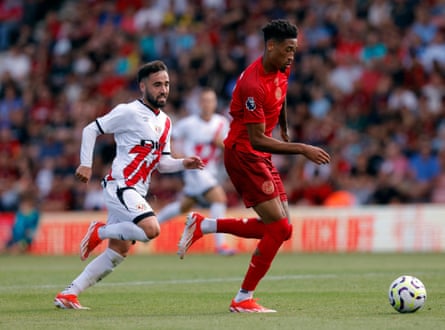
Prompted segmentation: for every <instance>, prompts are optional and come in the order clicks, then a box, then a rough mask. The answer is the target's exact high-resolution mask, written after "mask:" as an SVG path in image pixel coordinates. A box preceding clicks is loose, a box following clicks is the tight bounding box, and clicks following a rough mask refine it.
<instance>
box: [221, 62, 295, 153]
mask: <svg viewBox="0 0 445 330" xmlns="http://www.w3.org/2000/svg"><path fill="white" fill-rule="evenodd" d="M262 60H263V57H262V56H261V57H259V58H258V59H257V60H256V61H255V62H253V63H252V64H251V65H249V66H248V67H247V68H246V69H245V70H244V72H243V73H241V75H240V76H239V78H238V81H237V82H236V86H235V88H234V90H233V94H232V101H231V103H230V115H231V116H232V118H233V120H232V122H231V123H230V130H229V133H228V135H227V138H226V139H225V141H224V145H225V147H226V148H231V147H233V145H235V144H236V149H237V150H240V151H244V152H248V153H253V154H256V155H259V156H262V157H269V156H270V153H267V152H262V151H256V150H254V149H253V148H252V145H251V144H250V140H249V135H248V133H247V126H246V124H258V123H264V124H265V135H266V136H272V131H273V129H274V128H275V126H276V125H277V124H278V119H279V116H280V112H281V108H282V106H283V103H284V99H285V97H286V92H287V83H288V78H289V74H290V68H287V69H286V71H285V72H284V73H283V72H281V71H277V72H271V73H266V72H265V71H264V68H263V64H262Z"/></svg>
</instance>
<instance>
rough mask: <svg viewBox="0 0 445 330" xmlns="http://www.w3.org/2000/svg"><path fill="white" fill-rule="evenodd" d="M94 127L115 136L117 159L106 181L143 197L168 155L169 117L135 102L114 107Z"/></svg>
mask: <svg viewBox="0 0 445 330" xmlns="http://www.w3.org/2000/svg"><path fill="white" fill-rule="evenodd" d="M96 124H97V126H98V128H99V130H100V131H101V133H103V134H107V133H110V134H114V140H115V142H116V157H115V158H114V160H113V164H112V166H111V170H110V173H109V174H108V175H107V177H106V180H108V181H111V180H113V181H115V182H116V184H117V186H118V187H120V188H123V187H133V188H134V189H135V190H136V191H137V192H138V193H139V194H141V195H142V196H145V195H146V194H147V191H148V189H149V186H150V178H151V174H152V172H153V171H154V170H155V169H156V167H157V166H158V164H159V161H160V158H161V157H163V155H167V154H168V155H169V154H170V134H171V121H170V118H169V117H168V116H167V115H166V114H165V113H164V112H163V111H157V110H152V109H149V108H148V107H147V106H146V105H144V104H143V103H142V102H141V101H140V100H135V101H133V102H131V103H126V104H119V105H117V106H116V107H115V108H113V109H112V110H111V111H110V112H109V113H108V114H106V115H104V116H102V117H99V118H97V119H96Z"/></svg>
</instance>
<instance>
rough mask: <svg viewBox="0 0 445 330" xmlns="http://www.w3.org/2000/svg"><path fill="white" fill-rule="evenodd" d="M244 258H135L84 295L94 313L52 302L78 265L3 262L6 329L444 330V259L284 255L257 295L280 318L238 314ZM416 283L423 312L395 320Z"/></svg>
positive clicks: (49, 260) (1, 306)
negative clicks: (410, 282)
mask: <svg viewBox="0 0 445 330" xmlns="http://www.w3.org/2000/svg"><path fill="white" fill-rule="evenodd" d="M249 258H250V257H249V256H248V255H238V256H234V257H220V256H216V255H187V256H186V258H185V259H184V260H179V259H178V258H177V256H175V255H145V256H141V255H138V256H135V255H132V256H130V257H129V258H128V259H127V260H126V261H125V262H124V263H122V264H121V265H120V266H119V267H118V269H116V270H115V271H114V273H112V274H110V275H109V276H108V277H107V278H106V279H105V280H103V282H101V283H98V284H97V285H96V286H94V287H92V288H90V289H88V290H86V291H85V292H84V293H83V294H82V295H81V296H80V300H81V303H82V304H83V305H85V306H89V307H91V310H85V311H75V310H58V309H56V308H55V307H54V306H53V305H52V300H53V298H54V295H55V294H56V293H57V292H58V291H59V290H61V289H63V288H64V287H65V286H66V285H67V284H69V282H70V281H71V280H72V279H73V278H74V277H75V276H77V274H79V273H80V272H81V271H82V269H83V267H84V266H85V265H86V264H85V263H82V262H80V260H79V259H78V258H77V257H36V256H16V257H12V256H1V257H0V264H1V266H0V329H61V328H62V329H63V328H65V329H233V330H237V329H252V330H260V329H280V330H281V329H341V330H346V329H419V328H421V329H440V328H443V327H444V324H445V280H444V274H445V262H444V256H443V255H442V254H279V255H278V257H277V258H276V260H275V261H274V264H273V265H272V268H271V270H270V271H269V273H268V274H267V276H266V277H265V278H264V279H263V281H262V282H261V283H260V285H259V286H258V288H257V291H256V294H255V296H256V297H259V298H261V302H262V304H264V305H265V306H267V307H270V308H274V309H277V310H278V313H274V314H232V313H229V312H228V305H229V303H230V300H231V299H232V298H233V296H234V294H235V293H236V291H237V290H238V288H239V286H240V283H241V281H242V277H243V275H244V272H245V270H246V268H247V264H248V262H249ZM401 274H411V275H415V276H418V277H419V278H420V279H421V280H422V281H423V283H424V284H425V286H426V288H427V293H428V299H427V302H426V305H425V308H424V309H422V310H420V311H418V312H417V313H414V314H399V313H397V312H396V311H395V310H393V309H392V307H391V306H390V305H389V303H388V299H387V290H388V287H389V285H390V283H391V282H392V280H394V279H395V278H396V277H397V276H399V275H401Z"/></svg>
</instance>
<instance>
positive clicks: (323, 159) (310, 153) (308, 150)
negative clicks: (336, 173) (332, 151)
mask: <svg viewBox="0 0 445 330" xmlns="http://www.w3.org/2000/svg"><path fill="white" fill-rule="evenodd" d="M303 155H304V156H305V157H306V158H307V159H309V160H311V161H313V162H314V163H315V164H317V165H322V164H329V163H330V161H331V156H329V154H328V153H327V152H326V151H324V150H323V149H321V148H319V147H315V146H311V145H309V144H306V145H305V147H304V150H303Z"/></svg>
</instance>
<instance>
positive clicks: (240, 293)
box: [234, 289, 253, 303]
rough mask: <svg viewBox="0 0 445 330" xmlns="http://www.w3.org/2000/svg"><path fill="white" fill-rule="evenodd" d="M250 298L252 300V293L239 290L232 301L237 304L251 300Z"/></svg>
mask: <svg viewBox="0 0 445 330" xmlns="http://www.w3.org/2000/svg"><path fill="white" fill-rule="evenodd" d="M252 298H253V291H246V290H243V289H240V290H239V291H238V294H237V295H236V297H235V299H234V300H235V302H237V303H239V302H240V301H243V300H247V299H252Z"/></svg>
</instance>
